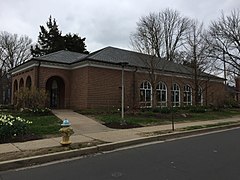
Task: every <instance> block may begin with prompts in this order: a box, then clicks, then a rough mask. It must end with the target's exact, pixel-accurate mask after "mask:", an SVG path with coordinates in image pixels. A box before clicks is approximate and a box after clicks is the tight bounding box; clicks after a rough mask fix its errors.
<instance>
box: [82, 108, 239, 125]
mask: <svg viewBox="0 0 240 180" xmlns="http://www.w3.org/2000/svg"><path fill="white" fill-rule="evenodd" d="M78 112H79V113H82V114H85V115H90V116H93V117H94V118H95V119H97V120H99V121H100V122H102V123H103V124H104V123H105V124H111V123H121V122H122V119H121V114H120V112H117V111H112V112H110V111H109V112H107V111H96V110H92V111H91V110H86V111H78ZM235 115H240V109H220V110H212V109H206V110H205V109H192V108H189V109H187V108H185V109H174V112H173V113H171V110H169V109H167V111H166V110H161V109H155V110H152V109H147V110H146V109H145V110H143V109H142V110H139V111H137V112H134V113H133V112H126V115H125V118H124V120H125V122H126V123H127V124H132V125H139V126H150V125H161V124H169V123H171V120H172V117H173V120H174V122H190V121H203V120H214V119H221V118H229V117H233V116H235Z"/></svg>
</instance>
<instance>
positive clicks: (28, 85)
mask: <svg viewBox="0 0 240 180" xmlns="http://www.w3.org/2000/svg"><path fill="white" fill-rule="evenodd" d="M25 87H26V88H29V89H30V88H31V87H32V78H31V76H29V75H28V76H27V78H26V85H25Z"/></svg>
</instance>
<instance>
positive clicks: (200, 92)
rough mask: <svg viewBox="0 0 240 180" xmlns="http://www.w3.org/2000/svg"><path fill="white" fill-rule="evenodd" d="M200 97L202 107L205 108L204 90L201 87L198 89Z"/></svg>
mask: <svg viewBox="0 0 240 180" xmlns="http://www.w3.org/2000/svg"><path fill="white" fill-rule="evenodd" d="M199 95H200V105H201V106H203V89H202V87H201V86H199V87H198V96H199Z"/></svg>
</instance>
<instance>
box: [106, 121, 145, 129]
mask: <svg viewBox="0 0 240 180" xmlns="http://www.w3.org/2000/svg"><path fill="white" fill-rule="evenodd" d="M104 125H105V126H107V127H109V128H113V129H130V128H138V127H143V126H141V125H138V124H129V123H119V122H110V123H104Z"/></svg>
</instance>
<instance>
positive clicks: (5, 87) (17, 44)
mask: <svg viewBox="0 0 240 180" xmlns="http://www.w3.org/2000/svg"><path fill="white" fill-rule="evenodd" d="M31 43H32V40H31V39H30V38H28V37H27V36H21V37H19V36H18V35H17V34H10V33H8V32H6V31H3V32H0V68H1V69H0V73H1V76H0V85H1V87H0V94H1V96H0V103H9V100H10V97H9V95H10V94H9V93H8V91H9V89H10V87H11V85H10V78H9V77H8V76H7V72H8V70H9V69H12V68H14V67H15V66H17V65H19V64H21V63H23V62H25V61H26V60H28V59H29V58H30V56H31V54H30V47H31ZM3 94H5V96H4V97H5V99H3Z"/></svg>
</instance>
